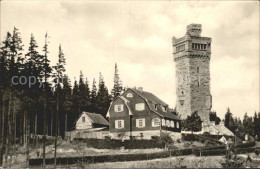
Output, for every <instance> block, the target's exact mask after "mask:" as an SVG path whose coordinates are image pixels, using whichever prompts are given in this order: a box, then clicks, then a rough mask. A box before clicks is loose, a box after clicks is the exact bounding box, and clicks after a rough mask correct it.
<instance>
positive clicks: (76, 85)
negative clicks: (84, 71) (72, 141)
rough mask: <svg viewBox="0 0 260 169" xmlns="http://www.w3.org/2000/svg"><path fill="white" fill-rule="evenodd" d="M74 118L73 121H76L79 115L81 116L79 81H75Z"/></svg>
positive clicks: (73, 94) (73, 92)
mask: <svg viewBox="0 0 260 169" xmlns="http://www.w3.org/2000/svg"><path fill="white" fill-rule="evenodd" d="M72 103H73V105H72V109H73V110H72V112H73V114H72V116H71V119H72V121H75V120H76V119H77V118H78V116H79V114H80V109H79V85H78V82H77V80H75V81H74V85H73V89H72Z"/></svg>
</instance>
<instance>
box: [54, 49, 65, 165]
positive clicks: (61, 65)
mask: <svg viewBox="0 0 260 169" xmlns="http://www.w3.org/2000/svg"><path fill="white" fill-rule="evenodd" d="M58 58H59V59H58V63H57V64H56V66H54V70H55V74H54V76H55V79H56V90H55V93H56V116H55V119H56V123H55V141H54V168H56V153H57V137H58V131H60V128H59V123H60V121H61V119H60V113H59V112H60V109H61V100H62V97H61V96H62V95H61V90H62V88H61V85H60V83H62V81H63V78H64V73H65V64H66V62H65V57H64V53H63V51H62V49H61V45H60V46H59V55H58Z"/></svg>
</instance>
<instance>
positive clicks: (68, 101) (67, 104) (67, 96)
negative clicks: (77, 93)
mask: <svg viewBox="0 0 260 169" xmlns="http://www.w3.org/2000/svg"><path fill="white" fill-rule="evenodd" d="M61 94H62V96H61V97H62V98H63V103H62V111H63V112H64V115H65V117H64V129H63V131H67V129H68V114H69V113H71V112H72V89H71V85H70V79H69V78H68V76H67V75H65V76H64V79H63V88H62V92H61ZM62 126H63V125H62ZM62 133H63V132H62Z"/></svg>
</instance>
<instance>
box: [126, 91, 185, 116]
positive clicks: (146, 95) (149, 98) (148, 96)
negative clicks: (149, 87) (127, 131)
mask: <svg viewBox="0 0 260 169" xmlns="http://www.w3.org/2000/svg"><path fill="white" fill-rule="evenodd" d="M129 90H131V91H133V92H134V93H136V94H137V95H139V96H141V97H142V98H143V99H144V100H145V101H146V103H147V105H148V107H149V109H150V110H151V111H153V112H155V113H156V114H158V115H160V116H162V117H164V118H170V119H175V120H180V118H179V117H178V116H176V115H174V114H173V113H172V109H170V108H168V104H166V103H165V102H164V101H162V100H161V99H159V98H158V97H157V96H155V95H154V94H152V93H150V92H146V91H141V90H138V89H133V88H129ZM155 105H157V108H156V109H155ZM161 106H163V107H164V106H166V107H167V110H166V112H164V111H163V110H162V107H161Z"/></svg>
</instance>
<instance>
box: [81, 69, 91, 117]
mask: <svg viewBox="0 0 260 169" xmlns="http://www.w3.org/2000/svg"><path fill="white" fill-rule="evenodd" d="M86 80H87V79H86ZM87 83H88V82H87V81H86V82H85V83H84V76H83V73H82V71H80V77H79V106H80V108H79V109H80V113H81V112H82V111H87V109H88V108H89V106H90V98H89V87H88V84H87Z"/></svg>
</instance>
